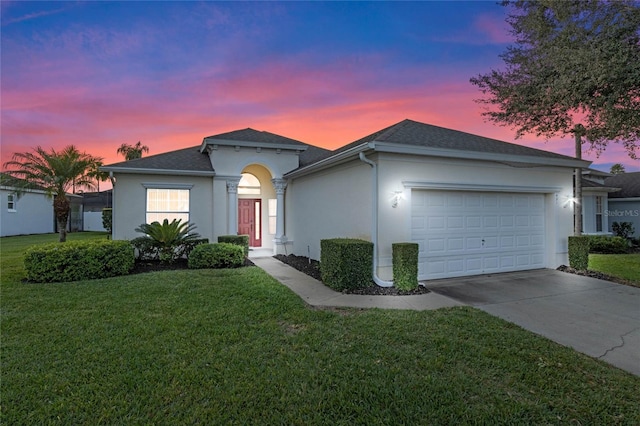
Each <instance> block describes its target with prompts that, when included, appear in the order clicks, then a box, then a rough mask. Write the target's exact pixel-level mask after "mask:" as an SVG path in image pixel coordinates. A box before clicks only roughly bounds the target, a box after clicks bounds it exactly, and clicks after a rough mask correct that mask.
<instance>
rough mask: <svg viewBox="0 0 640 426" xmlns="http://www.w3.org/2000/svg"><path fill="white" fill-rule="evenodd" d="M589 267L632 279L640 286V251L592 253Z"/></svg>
mask: <svg viewBox="0 0 640 426" xmlns="http://www.w3.org/2000/svg"><path fill="white" fill-rule="evenodd" d="M589 269H591V270H593V271H599V272H603V273H605V274H607V275H612V276H614V277H618V278H622V279H625V280H629V281H632V282H633V283H635V284H636V285H638V286H640V253H632V254H594V253H592V254H590V255H589Z"/></svg>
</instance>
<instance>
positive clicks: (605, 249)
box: [587, 235, 629, 254]
mask: <svg viewBox="0 0 640 426" xmlns="http://www.w3.org/2000/svg"><path fill="white" fill-rule="evenodd" d="M587 238H589V253H606V254H621V253H626V252H628V251H629V241H628V240H627V239H626V238H622V237H610V236H606V235H589V236H587Z"/></svg>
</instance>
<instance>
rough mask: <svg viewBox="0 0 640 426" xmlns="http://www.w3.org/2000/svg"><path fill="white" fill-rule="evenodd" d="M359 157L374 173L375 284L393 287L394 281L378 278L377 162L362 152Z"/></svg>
mask: <svg viewBox="0 0 640 426" xmlns="http://www.w3.org/2000/svg"><path fill="white" fill-rule="evenodd" d="M358 155H359V157H360V160H362V161H363V162H365V163H367V164H368V165H370V166H371V167H373V173H372V174H371V176H372V182H371V186H372V188H373V194H372V195H373V197H372V198H373V209H372V215H373V217H372V218H371V219H372V220H371V222H372V224H371V241H372V242H373V271H372V274H373V282H375V283H376V284H377V285H379V286H380V287H392V286H393V281H384V280H383V279H381V278H380V277H378V166H377V165H376V163H375V162H373V161H371V160H369V159H368V158H367V157H365V155H364V152H360V153H359V154H358Z"/></svg>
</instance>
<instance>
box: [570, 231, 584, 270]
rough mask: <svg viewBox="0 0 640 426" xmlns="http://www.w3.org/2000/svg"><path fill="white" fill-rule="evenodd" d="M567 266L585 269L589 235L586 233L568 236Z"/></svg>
mask: <svg viewBox="0 0 640 426" xmlns="http://www.w3.org/2000/svg"><path fill="white" fill-rule="evenodd" d="M569 266H571V267H572V268H574V269H578V270H580V271H586V270H587V267H588V266H589V237H588V236H586V235H582V236H572V237H569Z"/></svg>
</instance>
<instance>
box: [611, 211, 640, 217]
mask: <svg viewBox="0 0 640 426" xmlns="http://www.w3.org/2000/svg"><path fill="white" fill-rule="evenodd" d="M604 214H605V216H609V217H622V216H629V217H638V216H640V210H605V211H604Z"/></svg>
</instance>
